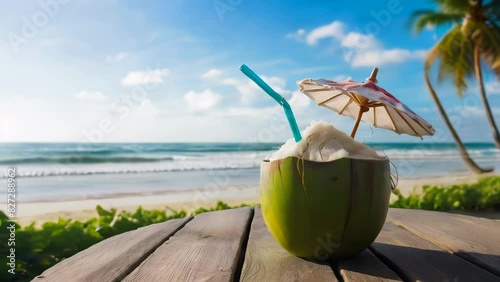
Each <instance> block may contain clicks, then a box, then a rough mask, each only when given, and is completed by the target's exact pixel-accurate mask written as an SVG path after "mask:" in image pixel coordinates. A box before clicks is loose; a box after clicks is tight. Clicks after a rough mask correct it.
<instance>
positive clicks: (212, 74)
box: [201, 69, 222, 79]
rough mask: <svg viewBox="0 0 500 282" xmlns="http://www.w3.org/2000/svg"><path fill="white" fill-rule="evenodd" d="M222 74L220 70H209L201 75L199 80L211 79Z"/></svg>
mask: <svg viewBox="0 0 500 282" xmlns="http://www.w3.org/2000/svg"><path fill="white" fill-rule="evenodd" d="M221 74H222V70H220V69H210V70H208V71H207V72H206V73H204V74H202V75H201V78H204V79H212V78H216V77H218V76H220V75H221Z"/></svg>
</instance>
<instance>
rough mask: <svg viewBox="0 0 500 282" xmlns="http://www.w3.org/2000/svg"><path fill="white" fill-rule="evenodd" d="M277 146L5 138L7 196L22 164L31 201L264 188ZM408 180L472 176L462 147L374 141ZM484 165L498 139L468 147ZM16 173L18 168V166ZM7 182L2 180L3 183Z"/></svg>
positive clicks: (21, 183)
mask: <svg viewBox="0 0 500 282" xmlns="http://www.w3.org/2000/svg"><path fill="white" fill-rule="evenodd" d="M280 145H281V144H277V143H106V144H101V143H99V144H91V143H0V183H3V186H4V187H5V189H1V194H0V195H2V196H4V195H5V194H6V190H7V181H8V178H9V177H10V176H9V169H15V178H16V183H17V192H18V194H19V197H20V198H21V199H22V201H23V202H44V201H65V200H78V199H92V198H108V197H116V196H126V195H154V194H155V193H166V192H185V191H195V190H197V189H221V190H224V189H232V188H235V187H258V185H259V168H260V164H261V162H262V161H263V160H265V159H267V158H268V157H269V156H270V155H271V153H272V152H274V151H276V150H277V149H279V147H280ZM367 145H369V146H371V147H372V148H374V149H375V150H377V152H378V153H379V154H381V155H386V156H387V157H388V158H389V159H390V161H391V163H392V165H393V166H392V172H393V174H395V175H396V174H397V175H398V177H399V178H400V179H403V178H404V179H411V178H423V177H427V178H432V177H442V176H464V175H467V174H471V172H470V171H469V170H468V169H467V167H466V166H465V165H464V163H463V162H462V161H461V158H460V155H459V152H458V151H457V149H456V146H455V144H444V143H439V144H438V143H424V142H422V143H368V144H367ZM466 147H467V149H468V151H469V154H470V156H471V157H472V158H473V159H474V160H475V161H476V162H477V163H478V164H480V165H481V166H483V167H494V168H495V169H496V170H497V171H498V170H500V150H499V149H497V148H495V146H494V145H493V144H488V143H469V144H466ZM11 172H12V171H11ZM0 185H1V184H0Z"/></svg>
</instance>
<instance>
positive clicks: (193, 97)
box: [184, 89, 221, 112]
mask: <svg viewBox="0 0 500 282" xmlns="http://www.w3.org/2000/svg"><path fill="white" fill-rule="evenodd" d="M220 99H221V96H220V95H218V94H215V93H213V92H212V91H211V90H210V89H205V90H204V91H203V92H199V93H198V92H195V91H189V92H188V93H186V95H184V100H185V101H186V102H187V103H188V107H189V110H190V111H192V112H201V111H206V110H209V109H211V108H213V107H215V106H217V104H219V101H220Z"/></svg>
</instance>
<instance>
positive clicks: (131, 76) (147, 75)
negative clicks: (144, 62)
mask: <svg viewBox="0 0 500 282" xmlns="http://www.w3.org/2000/svg"><path fill="white" fill-rule="evenodd" d="M168 74H169V70H168V69H155V70H147V71H135V72H129V73H128V74H127V76H125V78H124V79H123V80H122V84H123V85H125V86H134V85H140V84H158V83H163V80H164V78H166V77H167V76H168Z"/></svg>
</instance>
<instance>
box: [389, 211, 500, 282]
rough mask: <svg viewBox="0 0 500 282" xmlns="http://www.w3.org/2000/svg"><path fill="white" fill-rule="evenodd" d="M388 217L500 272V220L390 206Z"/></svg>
mask: <svg viewBox="0 0 500 282" xmlns="http://www.w3.org/2000/svg"><path fill="white" fill-rule="evenodd" d="M388 220H390V221H391V222H393V223H394V224H396V225H399V226H402V227H404V228H405V229H407V230H409V231H411V232H412V233H414V234H416V235H418V236H420V237H422V238H424V239H426V240H428V241H430V242H432V243H434V244H435V245H438V246H439V247H441V248H443V249H445V250H448V251H450V252H453V253H455V254H456V255H458V256H460V257H462V258H464V259H466V260H468V261H470V262H472V263H474V264H477V265H479V266H481V267H483V268H485V269H488V270H489V271H491V272H493V273H495V274H496V275H499V276H500V222H499V221H494V220H489V219H485V218H478V217H470V216H464V215H457V214H449V213H442V212H431V211H423V210H403V209H390V212H389V216H388Z"/></svg>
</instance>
